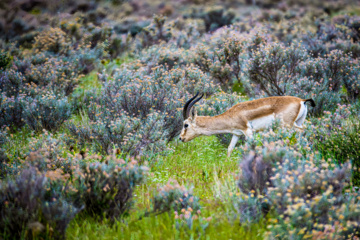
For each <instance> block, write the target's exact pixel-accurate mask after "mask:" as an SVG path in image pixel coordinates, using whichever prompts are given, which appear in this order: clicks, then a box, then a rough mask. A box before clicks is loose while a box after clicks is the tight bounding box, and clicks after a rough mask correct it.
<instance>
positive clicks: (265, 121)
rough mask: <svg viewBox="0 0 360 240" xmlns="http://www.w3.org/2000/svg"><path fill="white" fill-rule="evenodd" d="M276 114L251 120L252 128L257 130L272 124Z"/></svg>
mask: <svg viewBox="0 0 360 240" xmlns="http://www.w3.org/2000/svg"><path fill="white" fill-rule="evenodd" d="M274 120H275V116H274V114H271V115H267V116H265V117H261V118H257V119H254V120H251V121H249V124H250V126H251V128H252V129H254V130H255V131H258V130H263V129H266V128H268V127H270V126H271V124H272V123H273V122H274Z"/></svg>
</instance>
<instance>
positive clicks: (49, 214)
mask: <svg viewBox="0 0 360 240" xmlns="http://www.w3.org/2000/svg"><path fill="white" fill-rule="evenodd" d="M48 187H49V183H48V181H47V178H46V177H45V176H44V175H41V174H38V173H36V170H35V169H33V168H30V169H28V170H24V171H22V172H21V174H20V175H18V176H17V177H16V179H15V180H7V181H0V215H1V218H0V234H1V236H2V237H4V238H6V239H9V238H12V239H19V238H20V237H24V236H28V237H30V236H32V237H35V236H36V237H46V236H51V237H54V238H56V239H64V238H65V231H66V227H67V225H68V224H69V222H70V221H71V220H72V219H73V218H74V216H75V215H76V214H77V212H78V211H79V209H77V208H75V207H74V206H72V205H71V204H69V203H68V202H66V201H65V200H64V199H63V198H54V196H53V195H52V194H51V192H49V191H48V190H47V189H48ZM56 197H57V196H56Z"/></svg>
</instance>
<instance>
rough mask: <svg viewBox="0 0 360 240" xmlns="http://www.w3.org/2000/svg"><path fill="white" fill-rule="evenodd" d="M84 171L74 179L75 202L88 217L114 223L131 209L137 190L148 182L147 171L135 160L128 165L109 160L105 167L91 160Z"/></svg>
mask: <svg viewBox="0 0 360 240" xmlns="http://www.w3.org/2000/svg"><path fill="white" fill-rule="evenodd" d="M88 160H96V162H92V163H91V162H84V163H83V164H82V165H81V166H80V169H79V170H80V171H78V172H77V174H76V175H75V176H74V180H73V184H74V187H75V189H76V192H73V193H72V196H71V199H73V201H74V202H75V203H76V204H77V205H79V204H80V205H83V204H84V205H85V209H84V210H85V211H86V213H88V214H90V215H94V216H99V217H103V216H105V217H109V218H111V219H115V218H120V217H121V216H122V215H124V214H126V213H128V210H129V209H130V207H131V199H132V197H133V190H134V188H135V186H136V185H138V184H141V183H143V182H144V181H145V178H146V175H147V171H148V169H147V167H145V166H138V165H137V162H136V161H134V160H131V161H129V162H128V163H126V162H125V161H124V160H122V159H118V158H116V157H115V156H109V157H108V158H107V160H106V162H105V163H100V162H98V157H96V156H89V157H87V161H88Z"/></svg>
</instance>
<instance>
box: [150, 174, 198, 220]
mask: <svg viewBox="0 0 360 240" xmlns="http://www.w3.org/2000/svg"><path fill="white" fill-rule="evenodd" d="M189 208H190V209H191V211H197V210H200V204H199V199H198V198H197V197H195V196H194V195H193V194H192V191H191V190H188V189H186V188H185V187H184V186H181V185H179V183H178V182H176V181H171V180H170V181H169V182H168V183H167V184H166V185H165V186H162V187H160V188H159V189H158V193H157V194H156V195H155V196H154V199H153V211H154V212H156V213H158V212H168V211H177V212H181V211H183V210H182V209H184V210H188V209H189Z"/></svg>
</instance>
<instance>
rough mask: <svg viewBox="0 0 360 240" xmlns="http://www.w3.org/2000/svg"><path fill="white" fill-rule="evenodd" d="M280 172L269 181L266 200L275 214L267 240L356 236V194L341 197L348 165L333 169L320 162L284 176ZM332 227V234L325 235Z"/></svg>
mask: <svg viewBox="0 0 360 240" xmlns="http://www.w3.org/2000/svg"><path fill="white" fill-rule="evenodd" d="M329 167H330V169H329ZM284 170H285V169H284ZM284 170H282V169H281V170H280V171H278V174H277V175H275V176H274V177H273V184H274V187H273V188H269V193H268V196H269V197H270V201H271V202H272V203H273V206H274V209H275V211H276V212H277V214H279V215H278V216H279V217H276V218H274V219H272V220H270V221H271V222H277V223H278V224H274V225H270V227H269V232H268V236H270V238H271V237H272V236H275V235H276V236H278V237H281V238H282V237H285V236H289V234H290V236H294V237H295V236H296V237H295V239H300V238H303V237H304V236H309V237H316V236H319V237H320V236H321V235H322V233H325V235H326V234H329V235H330V236H333V237H335V238H340V237H341V236H342V237H345V238H348V237H349V236H354V235H358V234H357V233H356V231H358V227H357V224H358V222H359V220H360V214H359V212H360V211H359V207H360V205H359V203H358V200H357V198H356V197H357V195H358V194H357V193H355V192H354V193H350V194H345V195H344V194H343V190H344V188H345V187H347V182H348V181H349V178H350V175H351V165H344V166H340V167H335V166H334V165H332V166H331V165H330V164H328V163H326V161H322V162H321V163H320V164H319V165H318V166H316V165H315V164H314V163H313V161H311V160H310V161H306V162H305V164H303V165H302V166H298V167H297V168H295V169H293V170H287V173H285V171H284ZM347 192H351V190H347ZM333 226H335V227H336V229H335V231H333V232H331V231H330V232H329V230H330V229H329V228H332V227H333ZM290 229H291V230H290ZM349 234H354V235H349ZM324 237H325V236H324ZM322 239H323V238H322Z"/></svg>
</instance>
